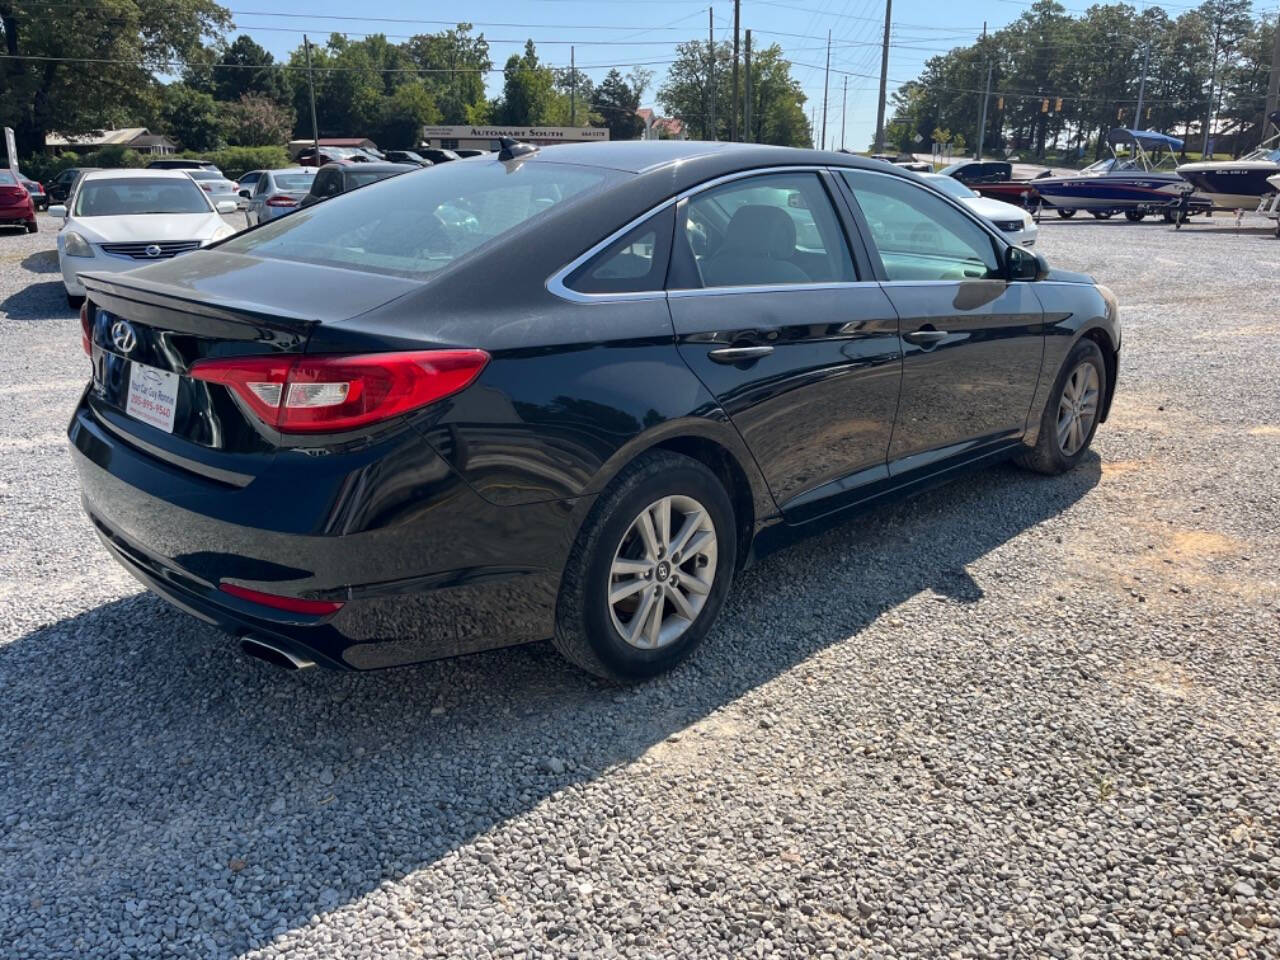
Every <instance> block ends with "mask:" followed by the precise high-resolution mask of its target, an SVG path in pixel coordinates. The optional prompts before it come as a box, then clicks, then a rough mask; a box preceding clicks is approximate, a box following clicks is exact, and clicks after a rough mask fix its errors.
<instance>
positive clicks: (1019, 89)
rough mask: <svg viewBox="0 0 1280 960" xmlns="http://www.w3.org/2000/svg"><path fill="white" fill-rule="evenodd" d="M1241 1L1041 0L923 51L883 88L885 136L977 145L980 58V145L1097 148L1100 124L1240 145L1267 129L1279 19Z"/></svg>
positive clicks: (1023, 151) (1066, 152) (1192, 142)
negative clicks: (963, 40)
mask: <svg viewBox="0 0 1280 960" xmlns="http://www.w3.org/2000/svg"><path fill="white" fill-rule="evenodd" d="M1250 9H1251V5H1250V2H1249V0H1207V2H1205V3H1202V4H1201V5H1200V6H1198V7H1196V8H1195V9H1192V10H1187V11H1185V12H1184V13H1181V14H1180V15H1178V16H1177V17H1171V16H1170V15H1169V14H1168V13H1166V12H1165V11H1164V10H1163V9H1161V8H1160V7H1148V8H1146V9H1145V10H1143V11H1141V12H1139V11H1138V10H1137V9H1136V8H1135V7H1133V6H1131V5H1129V4H1127V3H1110V4H1097V5H1094V6H1091V7H1089V9H1088V10H1087V11H1086V12H1084V13H1083V14H1081V15H1080V16H1075V17H1073V16H1071V15H1069V14H1068V12H1067V10H1066V8H1065V7H1063V6H1062V5H1061V4H1059V3H1057V2H1056V0H1038V2H1037V3H1036V4H1035V5H1034V6H1032V7H1031V8H1030V9H1028V10H1027V11H1026V12H1024V13H1023V14H1022V15H1021V16H1020V17H1019V18H1018V19H1017V20H1015V21H1014V22H1013V23H1011V24H1009V25H1008V26H1007V27H1004V28H1003V29H1000V30H997V31H994V32H993V33H990V34H988V35H987V36H986V37H985V38H982V39H979V40H978V41H977V42H975V43H973V44H971V45H969V46H965V47H959V48H957V49H954V50H951V51H950V52H948V53H945V54H941V55H939V56H935V57H932V58H930V59H929V60H928V61H926V63H925V65H924V69H923V70H922V71H921V73H920V75H919V77H918V78H917V79H915V80H913V81H911V82H908V83H905V84H903V85H902V86H901V87H900V88H898V90H897V91H895V93H894V94H893V96H892V99H891V104H890V114H891V116H892V118H893V120H892V122H890V123H888V124H887V125H886V128H885V138H886V143H887V144H888V145H890V146H892V147H896V148H897V149H899V150H902V151H918V150H920V149H926V150H927V149H928V147H929V143H930V141H937V140H941V141H952V142H955V143H958V144H959V145H960V146H961V148H963V145H964V144H966V143H967V144H968V145H969V146H975V145H976V144H977V142H978V140H979V129H978V128H979V125H980V124H981V122H982V121H981V112H982V100H983V92H984V90H985V88H986V81H987V72H988V67H989V68H990V72H991V91H992V93H991V97H990V98H989V100H988V101H987V127H986V132H985V136H984V137H983V140H984V152H986V153H990V154H1001V153H1005V154H1017V155H1034V156H1036V157H1038V158H1044V157H1045V156H1046V155H1047V154H1048V155H1053V156H1058V157H1065V158H1072V159H1075V158H1084V157H1085V156H1086V155H1088V154H1089V153H1092V154H1093V155H1094V156H1100V155H1101V153H1102V150H1103V145H1104V134H1105V132H1106V131H1107V130H1109V129H1111V128H1113V127H1120V126H1127V127H1135V128H1141V129H1152V130H1158V131H1162V132H1165V133H1169V134H1172V135H1174V136H1177V137H1180V138H1182V139H1184V141H1186V146H1185V148H1184V152H1185V150H1194V151H1197V152H1198V151H1199V150H1200V148H1201V146H1202V144H1203V141H1204V133H1205V131H1208V132H1209V138H1210V139H1211V140H1214V141H1215V143H1216V149H1217V150H1218V151H1219V152H1223V151H1227V152H1231V153H1232V154H1234V155H1237V156H1238V155H1239V154H1241V153H1242V152H1244V151H1247V150H1249V149H1251V148H1252V147H1254V146H1256V145H1257V143H1258V142H1259V141H1260V140H1262V139H1263V137H1264V135H1265V131H1266V126H1267V125H1266V122H1265V118H1264V117H1263V113H1264V110H1265V103H1266V93H1267V81H1268V78H1269V76H1270V66H1271V56H1272V48H1273V44H1274V40H1275V30H1276V21H1275V18H1274V17H1270V16H1269V17H1263V18H1256V19H1255V18H1254V17H1253V16H1252V15H1251V13H1250ZM1144 75H1145V78H1146V79H1145V83H1143V82H1142V78H1143V76H1144ZM1140 86H1141V87H1142V90H1141V93H1142V100H1143V102H1142V114H1141V116H1137V115H1136V112H1137V109H1138V96H1139V92H1140V91H1139V87H1140Z"/></svg>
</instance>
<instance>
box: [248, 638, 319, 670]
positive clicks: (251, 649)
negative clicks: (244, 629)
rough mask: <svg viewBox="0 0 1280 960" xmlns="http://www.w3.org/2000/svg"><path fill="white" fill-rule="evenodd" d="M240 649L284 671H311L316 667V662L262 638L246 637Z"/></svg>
mask: <svg viewBox="0 0 1280 960" xmlns="http://www.w3.org/2000/svg"><path fill="white" fill-rule="evenodd" d="M240 649H241V650H243V651H244V652H245V653H247V654H248V655H249V656H251V657H255V658H257V659H258V660H262V661H263V662H265V663H269V664H271V665H272V666H276V667H279V668H280V669H282V670H309V669H310V668H312V667H314V666H315V665H316V662H315V661H314V660H308V659H307V658H306V657H300V656H298V655H297V654H296V653H290V652H289V651H288V650H282V649H280V648H279V647H277V646H276V645H275V644H273V643H272V642H271V641H270V640H263V639H262V638H260V637H244V638H242V639H241V640H240Z"/></svg>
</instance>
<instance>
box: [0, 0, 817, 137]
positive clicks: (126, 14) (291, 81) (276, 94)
mask: <svg viewBox="0 0 1280 960" xmlns="http://www.w3.org/2000/svg"><path fill="white" fill-rule="evenodd" d="M230 27H231V14H230V12H229V11H228V10H227V9H226V8H224V7H222V6H221V5H219V4H218V3H216V2H214V0H77V2H75V3H68V2H65V0H0V34H2V35H3V41H4V52H5V54H6V57H5V58H3V59H0V89H3V90H5V91H6V94H5V96H3V97H0V123H3V124H4V125H7V126H12V127H13V128H14V130H15V133H16V136H17V141H18V147H19V154H20V155H21V156H29V155H33V154H38V153H40V152H42V151H43V149H44V147H45V143H46V139H47V137H48V136H49V135H50V134H51V133H58V134H62V135H69V136H75V135H83V134H89V133H92V132H93V131H96V130H103V129H109V128H118V127H128V126H142V127H147V128H149V129H151V130H152V132H153V133H164V134H167V135H169V136H171V137H172V138H174V139H175V140H177V141H178V142H179V143H180V144H181V145H182V146H183V147H184V148H186V149H189V150H195V151H211V150H215V149H218V148H220V147H224V146H227V145H233V146H243V147H254V146H266V145H280V144H283V143H284V142H285V141H286V140H288V139H289V138H290V137H309V136H310V135H311V129H312V128H311V107H310V89H309V86H308V70H307V55H308V53H309V54H310V60H311V72H310V76H311V77H312V78H313V81H314V85H315V109H316V123H317V126H318V129H319V133H320V135H321V136H354V135H361V136H368V137H371V138H372V139H374V140H375V141H376V142H377V143H379V144H381V145H384V146H386V147H398V148H403V147H412V146H413V145H415V144H417V142H418V140H419V138H420V132H421V129H422V127H423V126H424V125H434V124H483V123H498V124H513V125H516V124H518V125H535V126H575V125H576V126H588V125H590V126H597V127H607V128H608V129H609V133H610V138H611V139H619V140H627V139H634V138H635V137H637V136H639V135H640V133H641V131H642V130H643V128H644V123H643V121H642V120H641V119H640V117H639V116H637V114H636V111H637V109H638V108H639V106H640V102H641V98H642V97H643V96H644V94H645V92H646V91H647V90H648V89H649V87H650V86H651V84H652V82H653V73H652V72H651V71H649V70H646V69H644V68H642V67H635V68H632V69H631V71H630V72H629V73H626V74H623V72H622V71H621V70H619V69H617V68H614V69H611V70H610V71H609V72H608V74H607V75H606V76H605V77H604V79H603V80H602V81H600V82H599V83H594V82H593V81H592V80H591V79H590V77H588V76H587V75H586V73H585V72H584V71H582V70H579V69H566V68H563V67H554V66H552V65H550V64H547V63H546V62H544V61H543V60H542V59H541V58H540V57H539V55H538V51H537V49H536V46H535V45H534V42H533V41H532V40H529V41H528V42H527V43H526V44H525V47H524V50H523V51H522V52H520V53H514V54H512V55H511V56H510V57H508V59H507V60H506V62H505V64H504V65H503V66H502V68H501V73H502V87H501V93H500V94H499V95H498V96H496V97H492V98H491V97H488V96H487V94H486V88H485V79H486V77H487V76H488V75H489V74H490V73H491V72H495V67H494V63H493V60H492V57H491V54H490V50H489V43H488V42H487V41H486V40H485V37H484V34H483V32H476V31H475V30H474V28H473V26H472V25H471V24H469V23H459V24H458V25H457V26H456V27H455V28H452V29H447V30H442V31H440V32H438V33H423V34H419V35H416V36H413V37H411V38H409V39H407V40H405V41H403V42H399V43H396V42H392V41H391V40H389V39H388V38H387V37H386V36H384V35H380V34H379V35H372V36H366V37H361V38H352V37H348V36H346V35H344V34H341V33H334V34H331V35H330V36H328V37H327V38H324V39H322V40H321V41H320V42H319V43H312V44H311V45H310V50H309V51H308V50H307V49H306V48H305V47H304V46H303V45H299V46H298V47H297V48H296V49H294V50H293V51H291V52H290V54H289V55H288V56H287V57H286V58H284V59H283V60H282V61H277V60H276V59H275V57H273V56H272V54H271V53H270V52H269V51H268V50H266V49H265V48H263V47H262V46H261V45H260V44H258V43H256V42H255V41H254V40H253V39H252V38H251V37H249V36H248V35H245V34H241V35H239V36H236V37H234V38H233V39H230V40H227V39H225V37H226V34H227V32H228V31H229V29H230ZM211 38H212V39H211ZM713 58H714V69H715V76H714V81H712V82H708V79H707V73H708V72H709V71H708V64H710V63H711V62H712V60H713ZM729 60H730V53H729V48H728V46H727V45H726V44H720V45H717V46H716V48H715V49H714V50H713V51H712V50H709V49H708V48H707V46H706V45H705V44H699V43H697V42H692V43H688V44H681V45H680V46H679V48H678V51H677V58H676V61H675V63H674V64H673V65H672V67H671V69H670V72H669V74H668V76H667V78H666V80H665V82H664V83H663V84H662V86H661V88H660V89H659V90H658V91H657V95H658V99H659V101H660V102H661V103H662V104H663V106H664V107H665V108H666V109H667V110H668V111H670V112H671V113H672V115H674V116H676V117H678V118H680V119H681V120H682V121H684V122H685V123H686V125H687V126H688V128H689V129H690V131H691V133H692V134H693V135H701V136H706V137H710V136H719V137H721V138H723V137H724V136H726V135H727V130H728V104H729V102H730V99H731V91H730V87H729V77H730V73H731V71H730V63H729ZM789 67H790V65H789V64H788V63H787V62H786V60H785V59H783V57H782V52H781V50H780V48H778V47H771V48H767V49H765V50H762V51H760V52H759V53H758V55H757V56H756V58H755V61H754V62H753V64H752V74H753V80H754V84H753V101H754V102H755V110H754V112H753V124H752V125H753V127H754V128H755V129H754V130H753V131H752V136H753V137H754V138H755V139H757V140H760V141H763V142H771V143H788V144H800V143H807V142H808V140H809V130H808V124H807V122H806V119H805V117H804V110H803V106H802V104H803V102H804V95H803V94H802V93H801V92H800V90H799V85H798V84H796V83H795V81H794V80H792V79H791V77H790V73H789ZM162 76H163V77H170V78H175V79H173V80H171V81H170V82H161V80H160V79H159V78H160V77H162ZM713 89H714V96H715V98H716V100H717V102H718V103H719V104H720V105H721V106H720V109H719V111H718V114H719V115H718V116H717V117H716V120H715V122H714V127H713V126H712V124H711V121H710V119H709V117H710V109H711V108H710V98H711V96H712V90H713Z"/></svg>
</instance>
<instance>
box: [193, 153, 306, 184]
mask: <svg viewBox="0 0 1280 960" xmlns="http://www.w3.org/2000/svg"><path fill="white" fill-rule="evenodd" d="M200 159H202V160H212V161H213V162H214V163H216V164H217V165H218V169H219V170H221V171H222V172H223V173H224V174H226V175H227V177H228V178H229V179H231V180H239V179H240V178H241V177H242V176H244V174H245V173H247V172H248V171H250V170H275V169H278V168H279V167H287V166H289V165H290V162H291V161H290V160H289V151H287V150H285V148H284V147H223V148H222V149H221V150H214V151H213V152H211V153H207V154H204V155H202V156H201V157H200Z"/></svg>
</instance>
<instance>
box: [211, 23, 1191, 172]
mask: <svg viewBox="0 0 1280 960" xmlns="http://www.w3.org/2000/svg"><path fill="white" fill-rule="evenodd" d="M223 2H224V3H225V4H226V5H227V6H228V7H229V9H230V10H231V11H232V16H233V17H234V20H235V25H236V31H235V32H236V33H247V34H249V35H250V36H251V37H253V39H254V40H255V41H257V42H258V43H259V44H261V45H262V46H264V47H266V48H267V49H268V50H270V51H271V52H272V53H273V54H275V55H276V57H277V59H282V58H284V57H286V56H287V55H288V53H289V51H290V50H292V49H294V48H295V47H297V46H298V45H299V44H300V43H301V42H302V35H303V33H306V34H308V35H309V36H310V37H311V40H312V41H313V42H317V41H318V42H321V43H323V42H324V40H325V39H326V38H327V37H328V35H329V34H330V33H333V32H339V33H346V34H348V35H350V36H352V37H359V36H362V35H365V34H370V33H385V34H386V35H387V36H388V38H389V39H392V40H395V41H398V40H400V39H403V38H407V37H409V36H412V35H413V34H415V33H433V32H436V31H439V30H442V29H446V28H447V27H450V26H453V25H454V24H455V23H456V22H457V20H458V19H466V20H467V21H469V22H471V23H473V24H474V25H475V29H476V32H477V33H478V32H481V31H482V32H483V33H484V35H485V38H486V39H487V40H488V41H489V47H490V56H491V57H492V60H493V63H494V65H495V67H496V68H498V70H497V71H496V72H494V73H491V74H490V75H489V77H488V80H487V86H488V90H489V95H490V96H495V95H497V94H498V93H499V92H500V89H501V73H500V68H501V66H502V64H503V63H505V62H506V59H507V57H508V56H510V55H511V54H512V53H515V52H519V51H520V50H522V49H523V47H524V42H525V40H526V39H528V38H532V39H533V40H534V42H535V43H536V44H537V47H538V55H539V57H540V58H541V59H542V60H543V61H544V62H547V63H549V64H551V65H552V66H564V67H567V66H568V65H569V59H570V47H572V48H573V51H574V57H575V63H576V65H577V66H578V68H579V69H581V70H583V72H585V73H586V74H587V75H589V76H590V77H591V78H592V79H593V80H595V81H599V80H601V79H602V78H603V77H604V75H605V74H606V73H607V72H608V71H609V69H610V67H613V66H617V67H618V68H619V69H620V70H622V72H623V73H626V72H627V70H628V69H630V67H631V65H634V64H641V65H644V66H646V67H647V69H650V70H652V71H653V72H654V81H653V84H652V86H651V88H650V89H649V90H648V91H647V92H646V93H645V96H644V99H643V103H644V105H653V104H654V101H655V94H656V90H657V88H658V87H659V86H660V85H661V83H662V81H663V79H664V77H665V76H666V73H667V70H668V67H669V64H670V62H671V60H672V59H673V58H674V56H675V46H676V44H677V43H680V42H683V41H686V40H692V39H700V40H705V39H706V37H707V31H708V27H709V23H708V10H709V9H710V10H711V12H712V16H714V22H715V35H716V39H717V40H718V41H723V40H729V41H731V40H732V38H733V4H732V2H731V0H726V2H719V3H711V4H708V2H707V0H468V2H467V3H466V4H465V5H459V7H453V6H452V5H444V4H441V5H434V4H433V5H427V4H423V3H420V2H414V0H378V2H377V3H366V4H352V3H351V2H350V0H223ZM884 2H885V0H742V2H741V20H740V26H741V29H742V30H746V29H747V28H751V30H752V44H753V46H754V47H756V48H760V47H764V46H768V45H769V44H771V43H778V44H779V45H781V47H782V49H783V52H784V54H785V55H786V57H787V58H788V59H789V60H790V61H791V62H792V75H793V76H794V77H796V78H797V79H798V80H799V81H800V83H801V85H802V86H803V88H804V92H805V94H806V96H807V97H808V98H809V99H808V102H807V103H806V105H805V106H806V109H807V110H811V111H813V110H816V121H815V138H816V139H817V140H819V141H821V139H822V128H823V98H824V90H823V77H824V65H825V62H826V51H827V33H828V31H830V34H831V74H830V85H829V88H828V90H827V91H826V102H827V107H826V145H827V146H828V147H830V148H835V147H840V146H841V145H842V139H843V144H844V145H847V146H848V147H849V148H850V149H865V148H866V147H867V146H869V145H870V143H871V140H872V138H873V135H874V132H875V120H876V99H877V88H878V83H879V80H878V78H879V72H880V51H881V41H882V39H883V31H884ZM1031 2H1032V0H953V2H949V3H941V2H938V0H894V2H893V18H892V21H893V25H892V34H891V38H890V49H889V71H888V76H889V80H890V83H889V89H890V91H892V90H893V88H894V87H895V86H897V83H900V82H902V81H906V80H911V79H913V78H914V77H916V75H917V74H918V73H919V71H920V68H921V66H922V65H923V64H924V62H925V60H927V59H928V58H929V57H931V56H933V55H934V54H936V53H942V52H945V51H946V50H949V49H951V48H952V47H955V46H962V45H966V44H968V43H971V42H973V40H974V39H975V38H976V37H977V36H978V35H979V34H980V33H981V32H982V26H983V23H984V21H985V22H986V24H987V26H988V29H991V30H995V29H998V28H999V27H1002V26H1004V25H1005V24H1007V23H1009V22H1011V21H1013V20H1015V19H1017V18H1018V17H1019V16H1020V15H1021V14H1022V13H1023V11H1025V10H1026V9H1027V8H1028V7H1029V6H1030V5H1031ZM1131 2H1133V0H1131ZM1088 3H1089V0H1064V6H1066V7H1067V9H1068V10H1069V11H1072V12H1082V11H1083V10H1084V8H1085V7H1086V6H1088ZM1135 5H1136V6H1138V7H1139V8H1140V9H1141V8H1142V7H1144V6H1147V5H1148V4H1146V3H1142V2H1138V3H1136V4H1135ZM1150 5H1152V6H1154V5H1155V4H1150ZM1160 6H1163V7H1164V8H1165V9H1166V10H1167V11H1169V13H1170V14H1171V15H1173V16H1176V15H1178V14H1179V13H1181V12H1182V11H1183V10H1186V9H1190V8H1191V7H1192V6H1194V4H1191V3H1188V2H1186V0H1182V2H1180V3H1162V4H1160ZM463 9H465V13H466V15H465V17H463V16H462V15H461V12H460V11H461V10H463ZM450 17H454V18H455V19H450ZM895 81H896V82H895ZM846 83H847V86H848V92H847V100H845V99H844V97H845V93H844V90H845V84H846ZM353 132H358V131H353Z"/></svg>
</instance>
